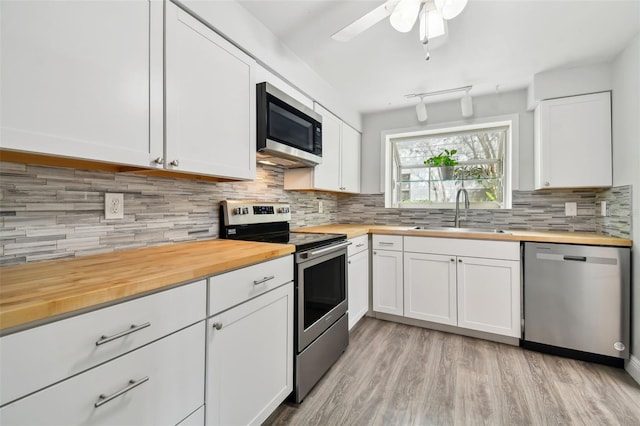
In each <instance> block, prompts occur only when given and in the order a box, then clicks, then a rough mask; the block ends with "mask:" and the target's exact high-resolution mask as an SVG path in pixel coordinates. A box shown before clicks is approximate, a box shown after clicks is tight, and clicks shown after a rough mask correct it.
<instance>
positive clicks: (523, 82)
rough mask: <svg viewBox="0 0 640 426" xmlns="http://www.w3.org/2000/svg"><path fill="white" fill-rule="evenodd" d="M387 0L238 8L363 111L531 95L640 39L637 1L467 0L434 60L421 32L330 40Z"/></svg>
mask: <svg viewBox="0 0 640 426" xmlns="http://www.w3.org/2000/svg"><path fill="white" fill-rule="evenodd" d="M382 2H383V0H378V1H369V0H351V1H343V0H337V1H336V0H263V1H256V0H239V3H240V4H241V5H242V6H243V7H245V8H246V9H247V10H248V11H249V12H250V13H252V14H253V15H254V16H256V17H257V18H258V19H259V20H260V21H261V22H263V23H264V24H265V26H266V27H268V28H269V29H270V30H271V31H272V32H273V33H274V34H275V35H276V36H277V37H278V38H279V39H280V40H281V41H282V42H283V43H284V44H286V45H287V46H288V47H289V48H290V49H291V50H292V51H293V52H294V53H295V54H296V55H298V56H299V57H300V59H302V60H303V61H305V62H306V63H308V64H309V65H310V66H311V67H312V68H313V69H315V70H316V72H317V73H318V74H319V75H320V76H321V77H323V78H324V79H325V80H326V81H327V82H328V83H329V84H331V85H332V86H333V87H335V88H336V89H337V90H338V91H340V92H341V93H344V94H345V95H346V96H347V97H348V98H350V100H351V102H352V104H353V105H355V107H356V108H357V109H358V110H359V111H360V112H361V113H367V112H373V111H381V110H386V109H395V108H399V107H404V106H408V105H411V104H415V99H414V100H407V99H405V97H404V95H405V94H408V93H418V92H432V91H438V90H443V89H448V88H453V87H460V86H465V85H473V90H472V92H471V94H472V95H480V94H486V93H491V92H494V91H496V89H497V90H500V91H506V90H513V89H518V88H524V87H527V86H528V85H529V84H530V82H531V81H532V78H533V75H534V74H536V73H539V72H544V71H549V70H554V69H560V68H571V67H575V66H583V65H589V64H595V63H601V62H608V61H611V60H612V59H613V58H614V57H615V56H616V55H617V54H618V53H619V52H620V51H621V50H622V49H623V48H624V47H625V46H626V45H627V44H628V43H629V41H630V40H631V39H632V38H633V36H634V35H635V34H636V33H637V32H638V31H640V0H565V1H559V0H534V1H531V0H498V1H496V0H469V3H468V5H467V7H466V8H465V9H464V11H463V12H462V13H461V14H460V15H459V16H458V17H456V18H455V19H453V20H451V21H448V27H449V28H448V29H449V39H448V40H447V41H446V43H444V44H442V45H441V46H439V47H436V48H434V49H432V51H431V59H430V60H429V61H425V60H424V53H423V49H422V46H421V44H420V42H419V41H418V28H417V26H415V27H414V28H413V30H412V31H411V32H409V33H404V34H403V33H399V32H397V31H395V30H394V29H393V28H392V27H391V25H390V24H389V21H388V20H383V21H382V22H380V23H378V24H376V25H375V26H374V27H372V28H370V29H369V30H367V31H365V32H364V33H362V34H360V35H359V36H357V37H355V38H354V39H352V40H351V41H349V42H345V43H342V42H337V41H334V40H332V39H331V35H332V34H333V33H335V32H336V31H338V30H339V29H341V28H342V27H344V26H345V25H347V24H349V23H351V22H352V21H354V20H355V19H357V18H359V17H360V16H362V15H364V14H365V13H367V12H368V11H370V10H372V9H374V8H375V7H377V6H379V5H380V4H382ZM427 100H429V99H427ZM436 100H438V101H439V100H443V98H438V99H433V101H436Z"/></svg>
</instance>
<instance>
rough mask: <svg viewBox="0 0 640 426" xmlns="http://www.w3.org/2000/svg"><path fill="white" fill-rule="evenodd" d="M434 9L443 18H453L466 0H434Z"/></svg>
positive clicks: (460, 10)
mask: <svg viewBox="0 0 640 426" xmlns="http://www.w3.org/2000/svg"><path fill="white" fill-rule="evenodd" d="M435 5H436V9H437V10H438V12H440V13H441V14H442V17H443V18H444V19H447V20H448V19H453V18H455V17H456V16H458V15H459V14H460V12H462V10H463V9H464V8H465V6H466V5H467V0H435Z"/></svg>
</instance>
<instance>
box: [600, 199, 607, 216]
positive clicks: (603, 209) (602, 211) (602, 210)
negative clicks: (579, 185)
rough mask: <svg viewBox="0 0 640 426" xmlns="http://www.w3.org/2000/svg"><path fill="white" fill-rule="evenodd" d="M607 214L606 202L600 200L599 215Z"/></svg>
mask: <svg viewBox="0 0 640 426" xmlns="http://www.w3.org/2000/svg"><path fill="white" fill-rule="evenodd" d="M606 215H607V202H606V201H602V202H601V203H600V216H602V217H604V216H606Z"/></svg>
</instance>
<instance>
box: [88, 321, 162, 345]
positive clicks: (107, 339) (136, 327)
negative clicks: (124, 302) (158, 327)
mask: <svg viewBox="0 0 640 426" xmlns="http://www.w3.org/2000/svg"><path fill="white" fill-rule="evenodd" d="M149 326H151V323H150V322H145V323H144V324H140V325H135V324H131V327H130V328H129V329H128V330H125V331H121V332H120V333H118V334H114V335H113V336H102V337H100V340H98V341H97V342H96V346H100V345H102V344H104V343H109V342H110V341H112V340H116V339H119V338H121V337H124V336H126V335H127V334H131V333H135V332H136V331H140V330H142V329H143V328H147V327H149Z"/></svg>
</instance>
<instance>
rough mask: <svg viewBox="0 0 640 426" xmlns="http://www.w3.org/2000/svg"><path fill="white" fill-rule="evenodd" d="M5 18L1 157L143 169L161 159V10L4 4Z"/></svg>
mask: <svg viewBox="0 0 640 426" xmlns="http://www.w3.org/2000/svg"><path fill="white" fill-rule="evenodd" d="M156 12H159V15H157V14H156ZM0 15H1V17H2V18H1V19H2V23H1V25H0V28H1V30H0V31H1V32H0V39H1V40H2V48H1V52H2V59H1V62H2V75H1V80H0V82H1V83H0V92H1V93H2V97H1V108H0V110H1V119H0V122H1V126H2V127H1V135H0V141H1V143H2V148H3V149H11V150H18V151H27V152H35V153H43V154H51V155H56V156H64V157H74V158H81V159H89V160H97V161H104V162H112V163H121V164H129V165H138V166H148V165H149V157H150V155H153V154H155V153H156V152H153V151H155V150H156V149H157V151H158V152H157V154H158V155H162V135H161V134H160V135H159V137H156V138H154V139H153V140H152V139H151V137H150V131H151V132H153V131H154V128H155V127H154V126H155V124H156V123H155V122H153V123H152V118H151V116H150V114H151V111H152V109H151V108H150V102H149V99H150V98H149V96H150V85H151V86H152V87H151V90H154V88H155V85H154V83H153V82H152V81H151V76H150V72H151V71H150V64H151V62H152V61H153V59H154V58H153V57H152V56H153V55H156V54H158V52H159V54H160V55H161V53H162V4H161V3H160V2H149V1H148V0H132V1H14V0H8V1H4V0H3V1H2V2H0ZM152 17H153V18H152ZM156 18H158V19H156ZM152 19H153V21H152ZM151 37H152V38H153V40H154V44H153V46H152V45H151ZM157 43H160V44H159V50H158V49H157V46H158V44H157ZM160 72H161V67H160ZM154 75H155V77H159V80H158V81H159V82H160V84H161V81H162V80H161V75H160V76H158V75H157V74H154ZM159 87H160V90H161V86H159ZM159 112H160V113H161V109H160V111H159ZM160 119H161V116H160ZM161 128H162V126H161V122H160V129H161ZM151 145H153V146H154V147H156V148H154V150H153V151H152V146H151Z"/></svg>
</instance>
